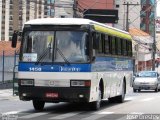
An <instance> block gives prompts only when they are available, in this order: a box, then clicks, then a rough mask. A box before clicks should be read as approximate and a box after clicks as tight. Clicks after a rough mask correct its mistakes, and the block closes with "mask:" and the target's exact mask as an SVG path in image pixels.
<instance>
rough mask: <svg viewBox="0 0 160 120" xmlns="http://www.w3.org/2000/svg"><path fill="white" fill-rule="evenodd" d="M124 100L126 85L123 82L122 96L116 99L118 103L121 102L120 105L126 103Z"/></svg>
mask: <svg viewBox="0 0 160 120" xmlns="http://www.w3.org/2000/svg"><path fill="white" fill-rule="evenodd" d="M124 98H125V83H124V82H123V85H122V94H121V95H120V96H117V97H116V101H117V102H119V103H123V102H124Z"/></svg>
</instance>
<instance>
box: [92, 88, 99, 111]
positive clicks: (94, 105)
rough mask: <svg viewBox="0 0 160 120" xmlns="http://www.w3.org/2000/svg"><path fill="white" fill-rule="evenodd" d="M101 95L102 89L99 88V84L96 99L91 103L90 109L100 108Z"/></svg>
mask: <svg viewBox="0 0 160 120" xmlns="http://www.w3.org/2000/svg"><path fill="white" fill-rule="evenodd" d="M101 97H102V91H101V88H100V86H99V91H98V100H97V101H95V102H92V103H91V109H92V110H98V109H100V107H101Z"/></svg>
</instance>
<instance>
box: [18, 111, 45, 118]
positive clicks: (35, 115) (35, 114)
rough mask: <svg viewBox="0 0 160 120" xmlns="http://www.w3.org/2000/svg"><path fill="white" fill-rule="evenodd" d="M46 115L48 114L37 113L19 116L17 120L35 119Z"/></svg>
mask: <svg viewBox="0 0 160 120" xmlns="http://www.w3.org/2000/svg"><path fill="white" fill-rule="evenodd" d="M46 114H48V113H46V112H39V113H33V114H29V115H25V116H21V117H19V118H23V119H30V118H35V117H39V116H42V115H46Z"/></svg>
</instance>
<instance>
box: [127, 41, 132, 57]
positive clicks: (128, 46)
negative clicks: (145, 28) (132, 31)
mask: <svg viewBox="0 0 160 120" xmlns="http://www.w3.org/2000/svg"><path fill="white" fill-rule="evenodd" d="M127 52H128V53H127V55H128V56H132V42H131V41H127Z"/></svg>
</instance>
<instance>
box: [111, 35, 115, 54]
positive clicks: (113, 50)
mask: <svg viewBox="0 0 160 120" xmlns="http://www.w3.org/2000/svg"><path fill="white" fill-rule="evenodd" d="M111 42H112V55H115V54H116V39H115V37H112V41H111Z"/></svg>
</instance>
